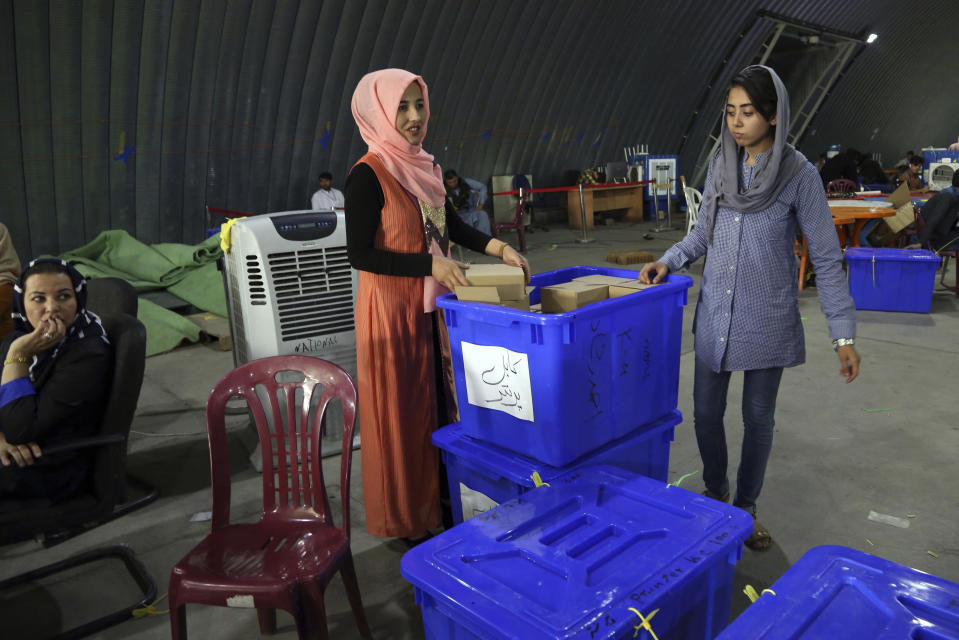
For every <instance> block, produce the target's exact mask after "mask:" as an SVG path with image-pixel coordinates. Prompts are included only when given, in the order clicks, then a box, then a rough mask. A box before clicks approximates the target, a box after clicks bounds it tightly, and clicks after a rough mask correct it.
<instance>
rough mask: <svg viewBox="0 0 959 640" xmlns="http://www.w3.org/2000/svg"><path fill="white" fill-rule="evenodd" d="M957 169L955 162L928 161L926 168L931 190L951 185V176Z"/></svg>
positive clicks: (958, 167)
mask: <svg viewBox="0 0 959 640" xmlns="http://www.w3.org/2000/svg"><path fill="white" fill-rule="evenodd" d="M957 169H959V164H957V163H955V162H930V163H929V169H928V172H929V173H928V174H926V175H928V176H929V179H928V184H929V188H930V189H931V190H933V191H942V190H943V189H945V188H947V187H951V186H952V176H953V175H955V173H956V170H957Z"/></svg>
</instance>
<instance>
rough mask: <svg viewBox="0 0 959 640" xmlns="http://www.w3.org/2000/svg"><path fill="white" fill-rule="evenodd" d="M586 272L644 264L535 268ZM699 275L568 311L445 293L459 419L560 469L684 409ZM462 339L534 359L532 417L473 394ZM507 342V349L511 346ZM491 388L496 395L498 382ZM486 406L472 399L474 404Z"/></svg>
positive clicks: (471, 431) (479, 434)
mask: <svg viewBox="0 0 959 640" xmlns="http://www.w3.org/2000/svg"><path fill="white" fill-rule="evenodd" d="M586 275H608V276H618V277H624V278H636V276H637V272H636V271H631V270H626V269H604V268H600V267H569V268H566V269H558V270H556V271H550V272H547V273H542V274H538V275H535V276H533V278H532V282H531V284H532V285H533V286H535V287H537V288H536V289H535V290H534V291H533V293H532V295H531V302H532V303H534V304H535V303H537V302H539V296H540V294H539V289H540V288H541V287H545V286H549V285H553V284H559V283H562V282H569V281H570V280H572V279H573V278H577V277H580V276H586ZM690 286H692V279H691V278H689V277H687V276H682V275H675V274H673V275H670V276H669V279H668V281H667V282H665V283H663V284H661V285H658V286H655V287H651V288H649V289H645V290H643V291H639V292H637V293H633V294H629V295H626V296H622V297H620V298H615V299H610V300H604V301H601V302H596V303H593V304H590V305H588V306H586V307H583V308H581V309H577V310H575V311H570V312H568V313H556V314H539V313H533V312H529V311H520V310H517V309H510V308H506V307H497V306H492V305H487V304H480V303H475V302H461V301H459V300H457V299H456V297H455V296H454V295H453V294H447V295H444V296H440V297H439V298H438V299H437V305H438V306H439V307H441V308H442V309H444V311H445V318H446V326H447V328H448V330H449V337H450V347H451V350H452V355H453V369H454V374H455V377H456V394H457V398H458V399H459V412H460V426H461V428H462V429H463V432H464V433H465V434H466V435H468V436H470V437H473V438H477V439H480V440H486V441H488V442H491V443H493V444H496V445H498V446H501V447H506V448H508V449H511V450H512V451H515V452H517V453H520V454H523V455H526V456H529V457H532V458H535V459H537V460H540V461H542V462H545V463H547V464H549V465H552V466H556V467H561V466H563V465H566V464H568V463H570V462H572V461H573V460H575V459H577V458H579V457H581V456H583V455H585V454H587V453H589V452H590V451H593V450H595V449H597V448H599V447H601V446H603V445H605V444H607V443H608V442H610V441H612V440H615V439H617V438H620V437H622V436H625V435H627V434H629V433H631V432H632V431H635V430H636V429H638V428H639V427H641V426H642V425H644V424H646V423H649V422H652V421H653V420H656V419H658V418H660V417H662V416H665V415H666V414H668V413H669V412H670V411H672V410H673V409H675V408H676V406H677V403H678V387H679V356H680V349H681V346H682V327H683V308H684V306H685V305H686V300H687V291H688V289H689V287H690ZM463 343H468V344H472V345H483V346H490V347H499V348H502V349H503V354H504V355H508V352H512V353H514V354H516V353H519V354H525V355H526V356H527V357H528V366H529V379H530V385H531V392H532V397H531V398H523V401H528V402H530V403H531V404H532V410H533V421H528V420H524V419H521V418H518V417H515V416H514V415H511V414H509V413H506V412H504V411H500V410H496V409H490V408H487V405H485V404H483V403H484V402H487V401H492V400H487V399H486V398H470V397H469V395H468V393H467V386H466V379H465V374H464V361H463ZM507 350H508V351H507ZM490 393H492V396H490V398H493V397H495V395H496V390H495V389H493V388H491V391H490ZM470 400H472V401H473V402H476V403H478V404H483V406H478V404H472V403H471V402H470Z"/></svg>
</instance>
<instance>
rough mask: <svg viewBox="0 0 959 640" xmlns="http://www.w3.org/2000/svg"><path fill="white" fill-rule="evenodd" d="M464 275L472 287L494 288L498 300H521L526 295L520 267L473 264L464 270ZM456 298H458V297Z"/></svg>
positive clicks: (524, 275)
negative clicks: (497, 294) (497, 292)
mask: <svg viewBox="0 0 959 640" xmlns="http://www.w3.org/2000/svg"><path fill="white" fill-rule="evenodd" d="M465 275H466V279H467V280H468V281H469V283H470V284H471V285H473V286H476V287H496V289H497V290H498V291H499V298H500V300H522V298H523V296H524V295H525V294H526V274H525V273H523V270H522V269H521V268H520V267H511V266H510V265H508V264H474V265H471V266H470V268H469V269H467V270H466V272H465ZM457 288H458V287H457ZM456 297H457V298H459V295H458V294H457V296H456ZM460 299H461V300H462V298H460Z"/></svg>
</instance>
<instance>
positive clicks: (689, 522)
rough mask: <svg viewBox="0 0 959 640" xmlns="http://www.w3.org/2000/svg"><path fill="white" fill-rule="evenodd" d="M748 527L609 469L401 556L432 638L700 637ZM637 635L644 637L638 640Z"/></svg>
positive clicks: (716, 623)
mask: <svg viewBox="0 0 959 640" xmlns="http://www.w3.org/2000/svg"><path fill="white" fill-rule="evenodd" d="M752 529H753V523H752V518H751V517H750V516H749V514H748V513H746V512H745V511H743V510H741V509H737V508H735V507H731V506H729V505H726V504H723V503H721V502H718V501H716V500H711V499H709V498H705V497H703V496H700V495H698V494H695V493H692V492H689V491H686V490H685V489H680V488H677V487H667V486H666V485H664V484H663V483H662V482H659V481H657V480H651V479H649V478H644V477H642V476H638V475H635V474H632V473H630V472H627V471H623V470H620V469H614V468H611V467H588V468H583V469H578V470H576V471H573V472H570V473H568V474H566V475H564V476H560V477H559V478H555V479H554V480H553V482H552V483H551V485H550V486H548V487H546V486H543V487H540V488H538V489H536V490H535V491H531V492H529V493H527V494H524V495H522V496H520V497H518V498H515V499H513V500H510V501H509V502H505V503H503V504H501V505H500V506H498V507H496V508H495V509H493V510H492V511H489V512H487V513H484V514H481V515H479V516H477V517H475V518H472V519H471V520H468V521H467V522H464V523H463V524H460V525H458V526H456V527H453V528H452V529H449V530H448V531H445V532H443V533H442V534H440V535H438V536H436V537H435V538H432V539H431V540H428V541H427V542H425V543H423V544H421V545H419V546H417V547H415V548H413V549H412V550H411V551H409V552H407V553H406V555H404V556H403V561H402V573H403V577H404V578H406V580H408V581H409V582H411V583H412V584H413V585H414V587H415V592H416V601H417V603H418V604H419V605H420V607H421V609H422V613H423V622H424V626H425V628H426V637H427V638H428V639H429V640H439V639H453V640H500V639H505V638H522V639H523V640H540V639H556V638H581V639H587V638H588V639H590V640H598V639H600V638H631V637H634V634H636V633H637V629H642V627H641V624H642V623H641V619H640V616H642V618H643V619H645V620H647V621H648V624H649V627H650V628H651V629H652V630H653V631H654V632H655V633H656V635H657V636H658V637H659V638H663V639H665V638H683V639H685V640H709V639H711V638H713V637H715V635H716V634H717V633H718V632H719V631H721V630H722V629H723V627H725V626H726V623H727V621H728V618H729V604H730V598H731V595H732V593H731V592H732V582H733V571H734V568H735V565H736V563H737V562H738V561H739V560H740V558H741V557H742V545H743V542H744V541H745V539H746V538H747V537H748V536H749V534H750V533H751V532H752ZM643 637H652V635H649V634H646V635H644V636H643Z"/></svg>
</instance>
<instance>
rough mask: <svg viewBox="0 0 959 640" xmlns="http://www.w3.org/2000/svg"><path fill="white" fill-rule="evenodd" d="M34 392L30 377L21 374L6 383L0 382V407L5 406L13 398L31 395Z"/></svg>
mask: <svg viewBox="0 0 959 640" xmlns="http://www.w3.org/2000/svg"><path fill="white" fill-rule="evenodd" d="M35 393H36V390H35V389H34V388H33V383H32V382H30V378H28V377H27V376H23V377H21V378H15V379H14V380H11V381H10V382H8V383H6V384H0V407H5V406H7V405H8V404H10V403H11V402H13V401H14V400H16V399H18V398H22V397H23V396H32V395H34V394H35Z"/></svg>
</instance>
